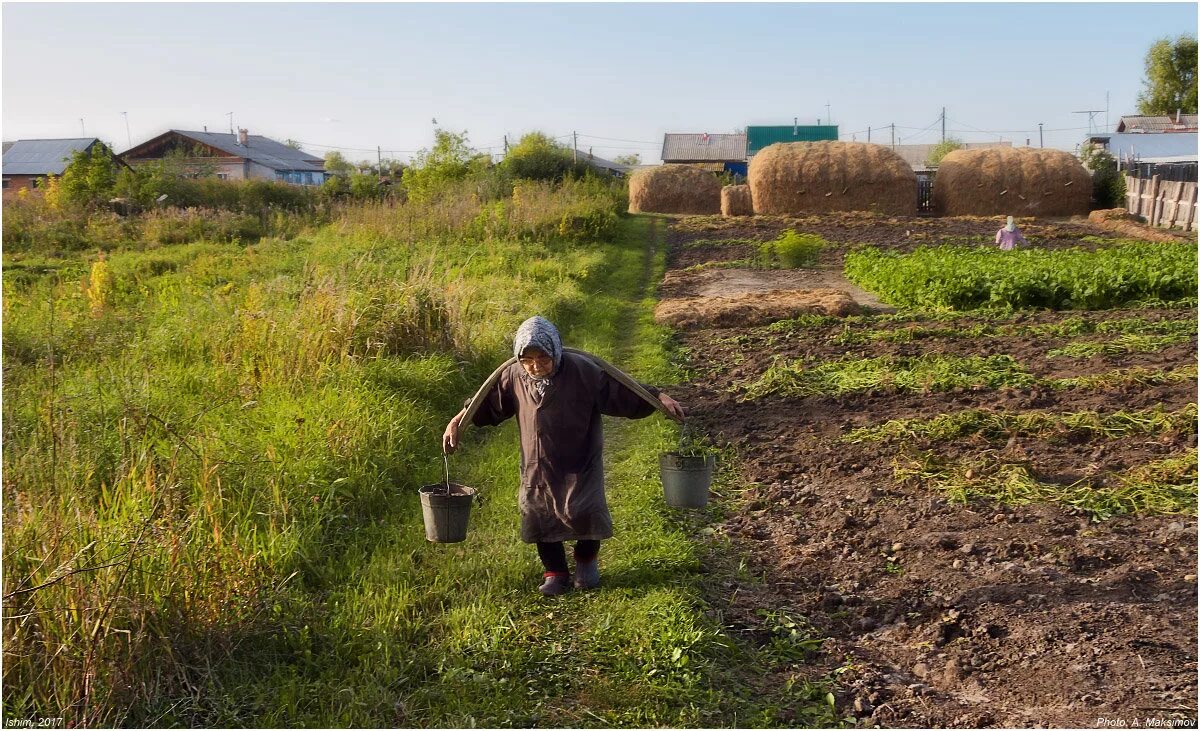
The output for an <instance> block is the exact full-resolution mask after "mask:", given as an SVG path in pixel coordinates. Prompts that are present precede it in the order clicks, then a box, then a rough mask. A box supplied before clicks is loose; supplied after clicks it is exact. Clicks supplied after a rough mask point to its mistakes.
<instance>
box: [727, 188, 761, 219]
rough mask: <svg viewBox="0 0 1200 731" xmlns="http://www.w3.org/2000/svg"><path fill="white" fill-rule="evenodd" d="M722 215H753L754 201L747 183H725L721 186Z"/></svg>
mask: <svg viewBox="0 0 1200 731" xmlns="http://www.w3.org/2000/svg"><path fill="white" fill-rule="evenodd" d="M721 215H722V216H753V215H754V201H753V200H751V198H750V186H749V185H726V186H725V187H724V188H721Z"/></svg>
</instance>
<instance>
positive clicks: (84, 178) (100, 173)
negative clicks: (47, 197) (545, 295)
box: [59, 143, 120, 205]
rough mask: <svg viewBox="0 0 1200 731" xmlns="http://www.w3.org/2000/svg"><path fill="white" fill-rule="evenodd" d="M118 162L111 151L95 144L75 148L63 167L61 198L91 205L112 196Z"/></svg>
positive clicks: (71, 202) (70, 203)
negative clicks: (88, 146) (84, 148)
mask: <svg viewBox="0 0 1200 731" xmlns="http://www.w3.org/2000/svg"><path fill="white" fill-rule="evenodd" d="M119 171H120V164H119V163H118V162H117V159H116V157H115V156H114V155H113V152H112V150H110V149H109V148H108V146H107V145H105V144H103V143H97V144H95V145H93V146H92V147H91V149H88V150H76V151H75V152H73V153H72V154H71V161H70V162H69V163H67V167H66V169H65V170H63V174H62V180H61V181H59V182H60V187H59V195H60V196H61V198H60V200H61V201H62V202H63V203H66V204H68V205H92V204H96V203H102V202H104V201H107V200H108V199H109V198H112V195H113V190H114V189H115V187H116V184H117V173H118V172H119Z"/></svg>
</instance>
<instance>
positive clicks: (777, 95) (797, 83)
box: [2, 2, 1197, 162]
mask: <svg viewBox="0 0 1200 731" xmlns="http://www.w3.org/2000/svg"><path fill="white" fill-rule="evenodd" d="M1196 24H1197V6H1196V4H1194V3H1190V2H1189V3H1169V4H1164V3H1062V4H1034V3H1029V4H908V3H896V4H851V3H846V4H832V3H831V4H753V5H751V4H737V5H734V4H682V3H681V4H436V5H434V4H429V5H425V4H357V5H348V4H254V5H246V4H162V5H158V4H12V3H8V4H5V5H4V8H3V44H4V47H3V57H4V77H3V130H2V132H3V137H4V139H6V140H12V139H20V138H31V137H76V136H80V118H83V124H84V128H85V129H86V134H87V136H98V137H100V138H102V139H105V140H107V141H109V142H111V143H112V144H113V145H114V146H115V147H116V148H117V149H118V150H124V149H126V147H127V146H128V145H127V144H126V130H125V119H124V117H122V116H121V113H122V112H128V121H129V127H130V133H131V137H132V140H133V142H134V143H135V144H136V143H137V142H139V141H141V140H145V139H147V138H149V137H151V136H153V135H156V134H158V133H160V132H162V131H164V130H166V129H168V128H171V127H175V128H180V129H201V128H202V127H203V126H204V125H207V126H208V128H209V130H228V128H229V118H228V117H227V116H226V114H227V113H228V112H231V111H232V112H233V114H234V116H233V119H234V123H235V124H236V125H237V126H241V127H246V128H248V129H249V130H250V132H251V133H252V134H264V135H268V136H271V137H275V138H277V139H280V140H282V139H285V138H293V139H296V140H300V141H302V142H304V143H307V144H306V147H307V149H309V151H311V152H315V153H318V154H322V153H323V152H324V150H325V149H326V148H325V147H317V145H323V146H341V147H345V148H362V150H361V151H360V150H355V149H349V150H346V151H345V154H346V155H347V157H349V158H351V159H362V158H374V156H375V155H374V152H373V151H374V149H375V147H376V145H381V146H382V147H383V149H384V155H385V156H395V157H401V158H406V157H407V156H408V151H412V150H416V149H419V148H422V147H427V146H428V145H429V144H430V143H431V142H432V136H433V124H432V120H433V119H434V118H436V119H437V121H438V124H439V126H442V127H445V128H448V129H453V130H456V131H461V130H467V131H468V132H469V135H470V140H471V142H472V143H473V144H474V145H475V146H477V147H480V148H486V147H489V146H494V147H495V148H496V149H495V151H496V152H498V151H499V145H500V143H501V140H502V138H503V136H504V135H505V134H508V135H510V139H513V138H514V137H515V136H519V135H520V134H521V133H523V132H527V131H530V130H542V131H545V132H547V133H549V134H551V135H555V136H558V135H564V136H568V137H569V135H570V133H571V132H572V131H573V130H575V131H578V132H579V133H580V135H581V136H580V138H579V145H580V148H581V149H586V148H588V147H591V148H593V149H594V152H595V154H596V155H599V156H602V157H610V158H611V157H613V156H616V155H619V154H623V153H630V152H638V153H641V155H642V158H643V160H644V161H646V162H655V161H657V160H658V154H659V152H660V151H661V144H662V134H663V133H664V132H668V131H674V132H705V131H707V132H725V131H733V130H734V129H737V128H740V127H744V126H745V125H747V124H763V123H777V124H790V123H791V121H792V118H793V117H799V118H800V120H801V122H802V123H810V124H811V123H815V122H816V121H817V119H818V118H822V119H826V107H825V105H826V104H829V105H830V107H829V111H830V112H831V113H832V118H833V122H834V123H836V124H838V125H840V127H841V132H842V133H843V134H844V137H845V139H850V134H851V133H855V132H858V133H859V134H858V136H857V139H859V140H863V139H865V137H866V135H865V130H866V128H867V127H868V126H871V127H874V128H875V132H874V133H873V140H874V141H887V140H888V139H889V137H888V132H887V130H885V129H881V128H883V127H885V126H886V125H888V124H890V123H895V124H896V125H897V137H898V138H904V139H903V141H905V142H935V141H937V139H938V137H939V135H940V124H933V123H934V122H935V121H936V120H937V119H938V116H939V114H940V113H941V108H942V107H943V106H945V107H946V116H947V118H948V119H949V120H950V121H949V122H948V123H947V127H948V128H949V129H950V130H961V131H954V132H952V134H954V135H955V136H957V137H960V138H963V139H966V140H970V141H984V140H994V139H998V138H999V136H1003V137H1004V138H1006V139H1011V140H1014V141H1015V142H1016V143H1017V144H1024V141H1025V138H1027V137H1029V138H1032V141H1033V144H1034V145H1036V144H1037V143H1038V140H1037V124H1038V122H1043V123H1044V124H1045V129H1047V130H1061V131H1049V132H1046V134H1045V138H1046V145H1047V146H1053V147H1060V148H1063V149H1073V148H1074V146H1075V145H1076V143H1077V142H1078V141H1079V140H1080V137H1081V136H1082V135H1083V134H1084V133H1085V132H1086V127H1087V117H1086V115H1079V114H1072V112H1073V111H1075V110H1082V109H1104V106H1105V92H1111V103H1110V109H1111V113H1110V116H1109V118H1110V120H1111V122H1112V123H1113V124H1115V123H1116V120H1117V118H1118V117H1119V116H1120V115H1121V114H1123V113H1132V112H1133V111H1134V108H1135V102H1136V98H1137V93H1138V91H1139V90H1140V88H1141V83H1142V74H1143V66H1142V59H1143V57H1144V55H1145V52H1146V49H1147V47H1148V46H1149V45H1150V43H1152V42H1153V41H1154V40H1155V39H1157V38H1160V37H1163V36H1174V35H1179V34H1183V33H1195V32H1196ZM1098 122H1099V123H1100V124H1101V125H1102V124H1103V114H1101V115H1100V117H1099V119H1098ZM931 124H933V127H932V128H931V129H929V130H928V131H925V132H920V130H921V128H924V127H926V126H928V125H931ZM972 128H978V129H980V130H994V131H1000V135H996V134H986V133H983V132H978V131H973V130H972ZM1079 128H1084V129H1079ZM601 138H610V139H601ZM617 140H624V141H617ZM367 150H370V151H371V152H367Z"/></svg>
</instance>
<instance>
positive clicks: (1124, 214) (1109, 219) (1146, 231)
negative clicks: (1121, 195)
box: [1088, 208, 1182, 243]
mask: <svg viewBox="0 0 1200 731" xmlns="http://www.w3.org/2000/svg"><path fill="white" fill-rule="evenodd" d="M1088 222H1090V223H1093V224H1095V225H1097V226H1099V227H1100V228H1103V229H1107V230H1109V231H1112V232H1113V233H1118V234H1121V235H1122V236H1128V237H1129V238H1131V239H1142V240H1143V241H1162V242H1168V243H1173V242H1176V241H1179V238H1180V237H1179V236H1178V235H1172V234H1171V233H1168V232H1167V231H1164V230H1163V229H1161V228H1154V227H1153V226H1147V225H1146V224H1144V223H1142V222H1141V221H1139V220H1138V217H1137V216H1135V215H1133V214H1132V213H1130V212H1129V211H1127V210H1125V209H1124V208H1105V209H1102V210H1099V211H1092V212H1091V213H1089V214H1088ZM1180 233H1182V232H1180Z"/></svg>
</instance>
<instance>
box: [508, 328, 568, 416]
mask: <svg viewBox="0 0 1200 731" xmlns="http://www.w3.org/2000/svg"><path fill="white" fill-rule="evenodd" d="M531 347H532V348H537V349H538V350H540V351H542V352H543V353H546V354H547V355H549V356H550V357H551V358H553V359H554V370H555V372H557V371H558V367H559V365H560V364H561V363H562V354H563V350H562V338H561V337H559V334H558V328H556V327H554V325H553V324H551V322H550V321H549V320H547V319H546V318H544V317H542V316H541V315H534V316H533V317H531V318H529V319H528V320H526V321H525V322H522V323H521V326H520V327H519V328H517V334H516V335H514V336H513V355H515V356H516V357H518V358H520V357H521V354H522V353H524V352H525V350H526V349H528V348H531ZM521 375H523V376H524V377H525V378H527V379H528V380H529V382H530V383H532V384H533V386H534V388H535V389H536V390H537V392H538V395H539V396H542V395H544V394H545V392H546V386H548V385H550V376H546V377H543V378H535V377H533V376H531V375H529V374H528V373H525V372H524V371H522V374H521ZM551 375H553V374H551Z"/></svg>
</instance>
